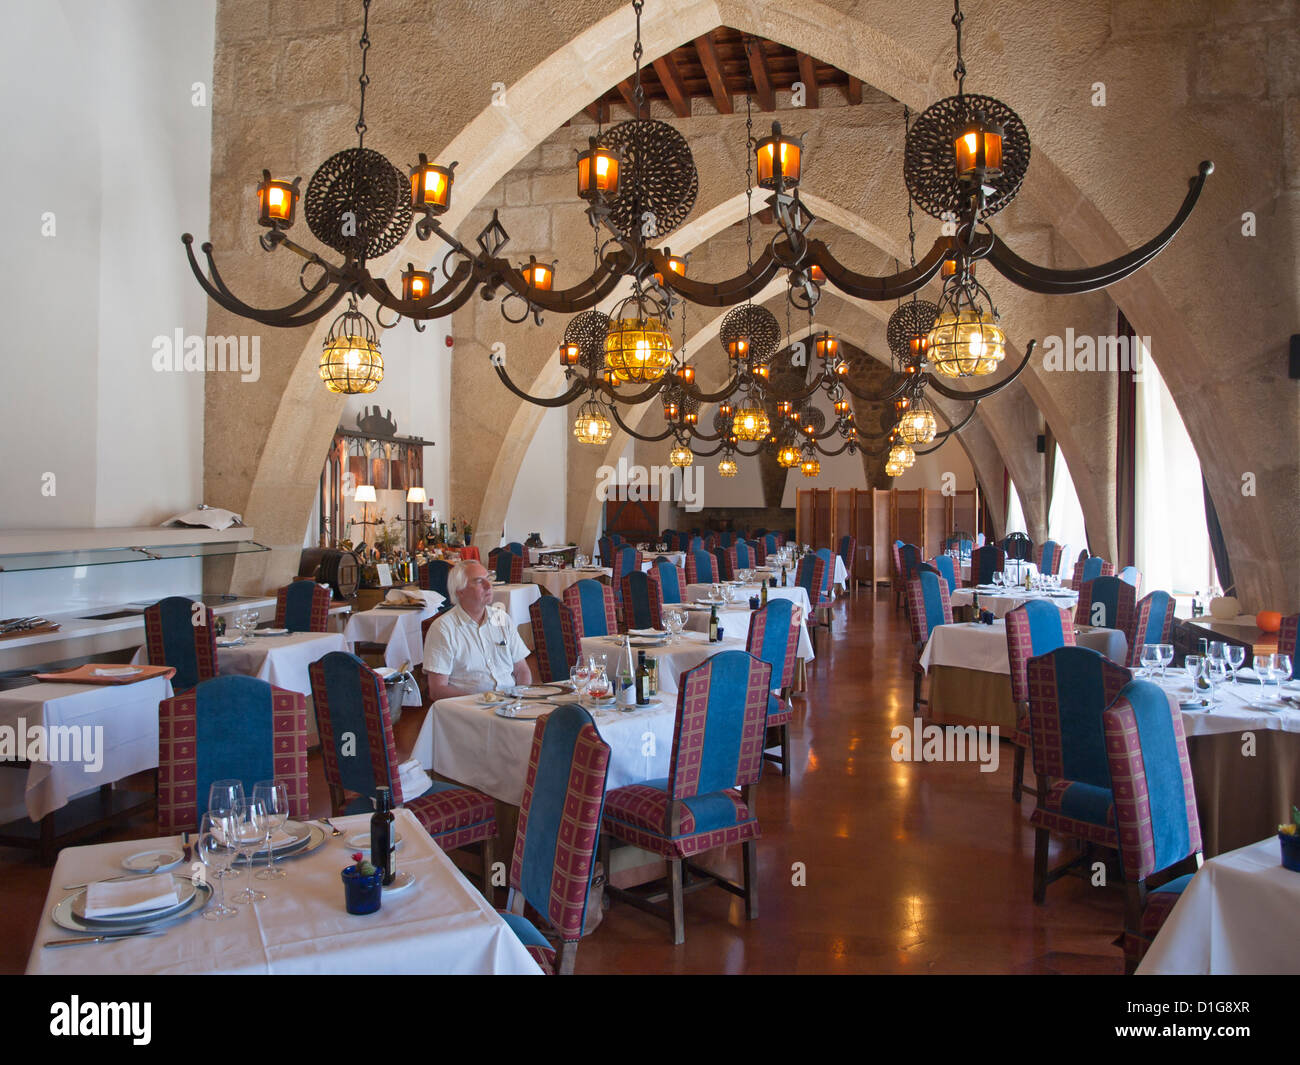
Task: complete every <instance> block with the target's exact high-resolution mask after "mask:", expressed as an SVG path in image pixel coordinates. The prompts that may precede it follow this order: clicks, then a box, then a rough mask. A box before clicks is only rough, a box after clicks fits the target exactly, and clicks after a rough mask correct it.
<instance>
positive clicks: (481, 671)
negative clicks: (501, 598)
mask: <svg viewBox="0 0 1300 1065" xmlns="http://www.w3.org/2000/svg"><path fill="white" fill-rule="evenodd" d="M527 657H528V648H527V647H526V646H524V641H523V640H521V639H520V638H519V630H518V629H517V628H516V627H515V623H514V622H513V621H512V620H511V618H510V615H509V614H507V613H506V612H505V611H504V610H493V609H492V608H491V607H488V609H487V610H486V611H485V612H484V615H483V623H482V624H481V625H480V624H477V623H475V621H474V619H473V618H471V617H470V616H469V615H468V614H466V613H465V611H464V610H462V609H461V608H460V606H459V605H457V606H454V607H452V608H451V609H450V610H449V611H447V613H445V614H443V615H442V616H441V617H439V618H438V620H437V621H435V622H434V623H433V624H432V625H430V626H429V635H428V636H427V637H425V641H424V671H425V672H426V673H441V674H443V675H445V676H446V677H447V682H448V683H449V684H451V685H452V686H453V687H455V688H461V689H462V690H464V691H470V692H486V691H492V690H493V689H494V688H502V687H505V686H507V685H510V684H513V683H514V682H515V663H516V662H522V661H523V660H524V659H526V658H527Z"/></svg>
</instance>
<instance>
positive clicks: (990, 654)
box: [921, 600, 1128, 676]
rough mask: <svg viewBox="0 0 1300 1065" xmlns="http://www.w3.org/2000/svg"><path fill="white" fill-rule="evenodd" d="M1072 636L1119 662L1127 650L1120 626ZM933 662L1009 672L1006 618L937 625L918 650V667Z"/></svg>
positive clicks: (1121, 661)
mask: <svg viewBox="0 0 1300 1065" xmlns="http://www.w3.org/2000/svg"><path fill="white" fill-rule="evenodd" d="M982 601H983V600H981V602H982ZM1075 640H1076V642H1077V643H1078V644H1079V646H1080V647H1091V648H1092V649H1093V650H1094V651H1100V652H1101V653H1102V654H1104V655H1105V656H1106V657H1107V658H1109V659H1110V660H1111V661H1112V662H1115V663H1117V664H1119V665H1123V664H1124V657H1125V655H1127V654H1128V637H1126V636H1125V635H1124V634H1123V633H1122V632H1120V631H1119V629H1085V630H1084V631H1082V632H1079V633H1078V634H1077V635H1076V636H1075ZM933 666H955V667H957V668H958V669H978V670H981V671H982V672H984V673H1005V674H1007V675H1008V676H1010V675H1011V662H1010V660H1009V659H1008V658H1007V626H1006V622H1005V621H995V622H994V623H993V624H992V625H979V624H976V623H975V622H958V623H957V624H955V625H938V626H936V627H935V629H934V631H933V632H931V633H930V639H929V641H928V642H927V643H926V645H925V650H924V651H922V652H921V668H922V669H924V670H926V672H929V670H930V668H931V667H933Z"/></svg>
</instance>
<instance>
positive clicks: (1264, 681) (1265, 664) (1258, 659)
mask: <svg viewBox="0 0 1300 1065" xmlns="http://www.w3.org/2000/svg"><path fill="white" fill-rule="evenodd" d="M1273 663H1274V658H1273V656H1272V655H1256V656H1255V674H1256V675H1257V676H1258V677H1259V695H1260V698H1261V699H1263V698H1264V691H1265V689H1266V688H1267V687H1268V682H1269V681H1270V680H1272V679H1273ZM1281 687H1282V686H1281V685H1280V684H1279V685H1278V690H1279V691H1280V690H1281Z"/></svg>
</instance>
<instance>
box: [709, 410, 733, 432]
mask: <svg viewBox="0 0 1300 1065" xmlns="http://www.w3.org/2000/svg"><path fill="white" fill-rule="evenodd" d="M731 419H732V415H731V414H723V413H722V410H721V409H718V410H715V411H714V412H713V431H714V432H715V433H721V434H722V435H723V436H730V435H731Z"/></svg>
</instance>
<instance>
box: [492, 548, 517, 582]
mask: <svg viewBox="0 0 1300 1065" xmlns="http://www.w3.org/2000/svg"><path fill="white" fill-rule="evenodd" d="M495 575H496V579H497V580H499V581H505V582H506V583H507V584H522V583H523V580H524V556H523V555H516V554H515V553H514V552H513V551H507V550H506V549H505V548H502V549H501V551H500V553H499V554H498V555H497V558H496V570H495Z"/></svg>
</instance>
